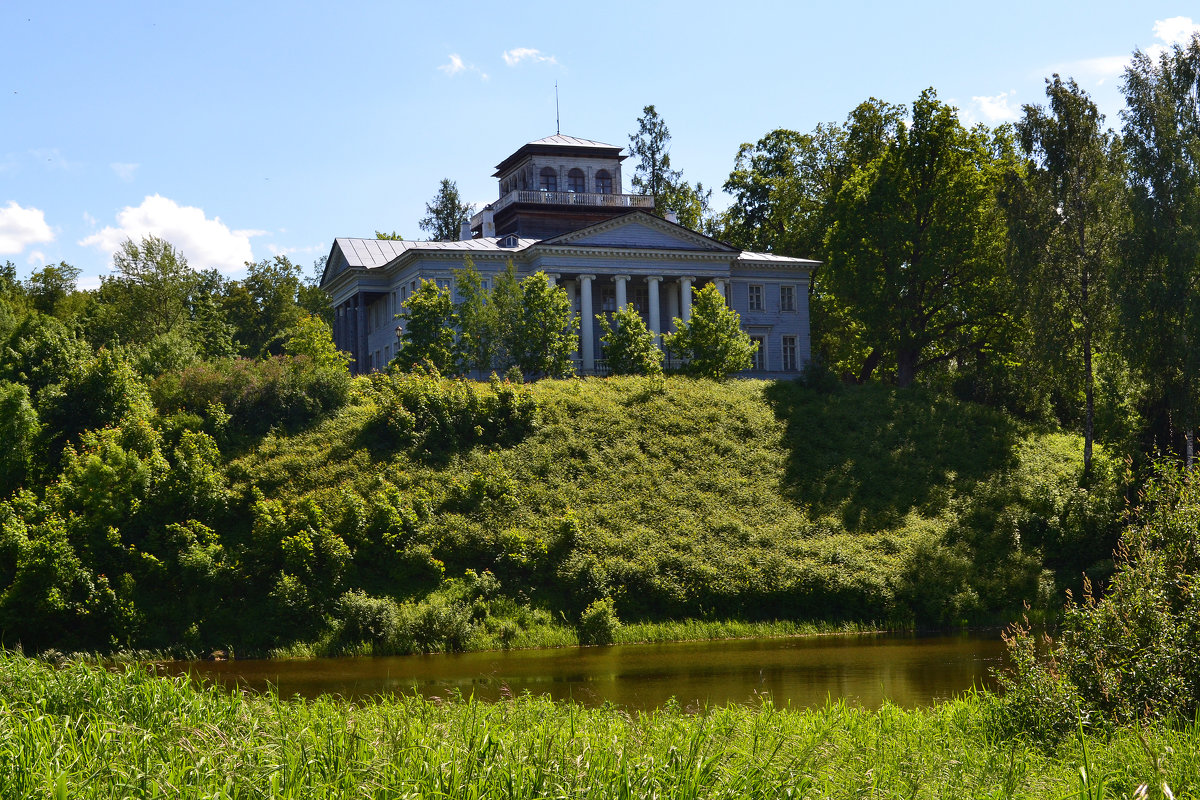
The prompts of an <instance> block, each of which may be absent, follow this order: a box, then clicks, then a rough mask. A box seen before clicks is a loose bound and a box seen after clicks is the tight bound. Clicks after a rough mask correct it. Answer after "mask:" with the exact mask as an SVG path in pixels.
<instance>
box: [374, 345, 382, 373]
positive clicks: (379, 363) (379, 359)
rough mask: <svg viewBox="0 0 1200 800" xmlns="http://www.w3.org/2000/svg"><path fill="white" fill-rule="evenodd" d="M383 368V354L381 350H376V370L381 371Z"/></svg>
mask: <svg viewBox="0 0 1200 800" xmlns="http://www.w3.org/2000/svg"><path fill="white" fill-rule="evenodd" d="M382 367H383V352H382V351H381V350H376V351H375V369H380V368H382Z"/></svg>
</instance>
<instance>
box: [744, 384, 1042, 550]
mask: <svg viewBox="0 0 1200 800" xmlns="http://www.w3.org/2000/svg"><path fill="white" fill-rule="evenodd" d="M765 394H766V399H767V402H768V403H769V404H770V405H771V407H772V408H773V409H774V411H775V415H776V416H777V417H778V418H779V419H780V420H782V421H784V423H785V426H786V427H785V433H784V445H785V447H786V448H787V451H788V462H787V469H786V473H785V476H784V481H783V491H784V493H785V495H787V496H788V497H789V498H790V499H791V500H792V501H793V502H796V503H798V504H800V505H804V506H807V507H808V508H809V509H810V513H811V515H812V516H813V517H814V518H815V517H820V516H825V515H829V514H835V515H838V516H840V517H841V519H842V521H843V524H844V525H845V527H846V529H847V530H851V531H866V530H879V529H882V528H888V527H892V526H894V525H898V524H899V523H900V522H901V521H902V520H903V518H904V516H905V515H906V514H908V513H909V512H910V511H913V510H917V511H920V512H923V513H925V514H936V513H938V512H939V511H941V510H943V509H944V508H945V507H946V504H947V503H948V502H949V501H950V500H951V499H952V498H953V497H954V496H955V495H963V494H966V493H969V492H970V491H971V489H972V487H973V486H974V485H975V484H977V483H979V482H980V481H983V480H986V479H988V478H989V477H990V476H992V475H993V474H994V473H996V472H997V471H999V470H1003V469H1006V468H1008V467H1009V466H1011V465H1012V464H1013V463H1014V453H1013V449H1014V445H1015V444H1016V440H1017V437H1018V431H1017V428H1016V426H1015V425H1014V424H1013V423H1012V421H1011V420H1009V419H1008V418H1007V417H1005V416H1004V415H1002V414H1000V413H998V412H996V411H994V410H993V409H989V408H986V407H983V406H978V405H973V404H969V403H963V402H960V401H957V400H954V399H947V398H942V397H938V396H935V395H933V394H932V393H929V392H926V391H924V390H921V389H895V388H891V387H886V386H878V385H871V386H848V387H839V388H838V389H837V390H835V391H833V392H819V391H817V390H814V389H808V388H805V387H803V386H801V385H800V384H798V383H782V382H781V383H776V384H773V385H770V386H768V387H767V388H766V391H765Z"/></svg>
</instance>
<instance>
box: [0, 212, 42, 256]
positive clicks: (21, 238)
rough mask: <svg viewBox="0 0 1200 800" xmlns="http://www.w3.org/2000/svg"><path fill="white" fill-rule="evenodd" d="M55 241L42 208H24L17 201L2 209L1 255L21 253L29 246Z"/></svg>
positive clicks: (0, 225) (0, 218)
mask: <svg viewBox="0 0 1200 800" xmlns="http://www.w3.org/2000/svg"><path fill="white" fill-rule="evenodd" d="M52 241H54V231H52V230H50V226H49V225H47V224H46V214H45V212H43V211H42V210H41V209H40V208H22V207H21V206H19V205H17V202H16V201H15V200H12V201H9V204H8V207H7V208H0V254H5V255H11V254H13V253H19V252H21V251H22V250H24V249H25V247H26V246H27V245H31V244H35V243H37V242H52Z"/></svg>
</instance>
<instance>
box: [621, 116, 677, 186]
mask: <svg viewBox="0 0 1200 800" xmlns="http://www.w3.org/2000/svg"><path fill="white" fill-rule="evenodd" d="M637 125H638V129H637V133H634V134H631V135H630V136H629V155H631V156H633V157H634V158H636V159H637V160H638V163H637V166H636V167H634V170H633V178H632V180H631V181H630V183H631V184H632V185H633V189H634V193H635V194H648V195H653V196H654V197H655V198H659V197H662V198H665V197H667V195H668V194H671V193H673V192H674V189H675V187H676V186H678V185H679V184H680V182H682V180H683V173H682V172H681V171H679V170H674V169H671V131H670V130H668V128H667V123H666V122H664V121H663V119H662V118H661V117H660V116H658V111H656V110H655V108H654V106H652V105H649V106H646V107H645V108H643V109H642V116H640V117H638V120H637Z"/></svg>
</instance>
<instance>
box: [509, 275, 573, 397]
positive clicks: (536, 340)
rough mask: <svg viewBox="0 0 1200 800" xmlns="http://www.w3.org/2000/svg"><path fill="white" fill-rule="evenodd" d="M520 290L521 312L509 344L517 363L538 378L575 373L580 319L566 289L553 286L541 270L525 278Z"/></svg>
mask: <svg viewBox="0 0 1200 800" xmlns="http://www.w3.org/2000/svg"><path fill="white" fill-rule="evenodd" d="M520 290H521V306H520V315H519V317H518V318H517V320H516V324H515V325H512V326H510V327H509V331H510V332H511V334H512V338H510V339H509V340H508V342H506V343H505V348H506V349H507V351H508V353H509V355H510V356H511V357H512V361H513V363H514V364H515V365H516V366H518V367H520V369H521V372H522V373H523V374H524V375H526V376H531V377H535V378H536V377H541V376H545V377H548V378H565V377H569V376H571V375H573V374H575V368H574V366H573V365H572V363H571V353H573V352H574V351H575V348H576V346H577V343H578V341H579V338H578V337H579V318H578V317H576V316H575V315H574V314H573V313H571V301H570V300H569V299H568V298H567V293H566V291H565V290H563V288H562V287H561V286H551V285H550V283H549V281H547V280H546V273H544V272H541V271H540V270H539V271H538V272H535V273H533V274H532V275H530V276H528V277H526V278H525V279H524V280H522V281H521V284H520Z"/></svg>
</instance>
